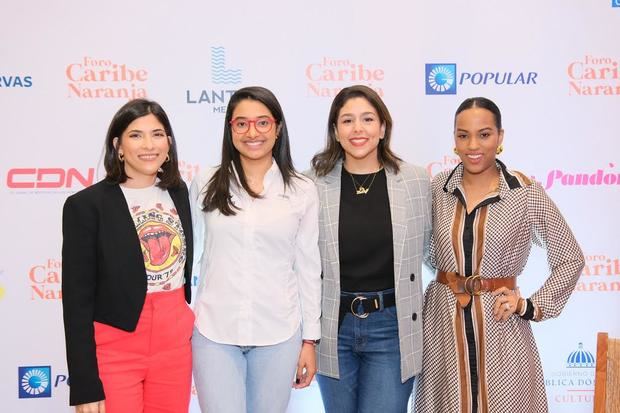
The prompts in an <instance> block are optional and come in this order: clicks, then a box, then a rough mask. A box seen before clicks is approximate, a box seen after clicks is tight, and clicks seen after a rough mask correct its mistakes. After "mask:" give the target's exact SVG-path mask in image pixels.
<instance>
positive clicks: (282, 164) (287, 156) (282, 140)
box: [202, 86, 297, 215]
mask: <svg viewBox="0 0 620 413" xmlns="http://www.w3.org/2000/svg"><path fill="white" fill-rule="evenodd" d="M246 99H250V100H255V101H257V102H260V103H262V104H263V105H265V106H266V107H267V109H269V112H271V116H273V118H274V119H275V120H276V128H277V129H276V130H277V132H276V133H277V134H278V136H277V139H276V143H275V145H274V146H273V150H272V156H273V157H274V158H275V160H276V164H277V165H278V168H279V169H280V173H281V174H282V179H283V181H284V186H285V187H288V186H290V184H291V179H292V178H293V177H296V176H297V172H296V171H295V168H294V167H293V159H292V158H291V147H290V144H289V139H288V129H287V128H286V121H285V120H284V113H283V112H282V107H281V106H280V103H279V102H278V99H276V97H275V95H274V94H273V93H272V92H271V91H270V90H268V89H265V88H264V87H260V86H251V87H245V88H243V89H239V90H237V91H236V92H235V93H234V94H233V95H232V96H231V98H230V102H229V103H228V108H227V109H226V117H225V119H224V138H223V140H222V161H221V162H220V165H219V167H218V168H217V170H216V171H215V173H214V174H213V176H212V177H211V179H210V180H209V183H208V184H207V193H206V195H205V198H204V201H203V204H202V205H203V207H204V209H205V210H206V211H214V210H216V209H219V211H220V212H221V213H222V214H223V215H235V210H236V209H239V208H238V207H237V206H236V205H235V204H234V203H233V202H232V199H231V196H230V183H231V181H233V180H234V181H235V182H236V183H237V184H238V185H240V186H241V187H242V188H243V189H245V190H246V192H247V193H248V194H249V195H250V196H251V197H253V198H260V195H259V194H257V193H256V192H254V191H252V189H251V188H250V186H249V185H248V182H247V179H246V176H245V172H244V170H243V166H242V165H241V158H240V156H239V151H238V150H237V148H235V145H234V144H233V140H232V131H231V127H230V121H231V119H232V115H233V112H234V111H235V108H236V107H237V105H238V104H239V102H241V101H242V100H246ZM233 165H234V168H233ZM235 169H236V170H237V172H238V173H237V174H235ZM237 175H238V177H239V179H238V180H237Z"/></svg>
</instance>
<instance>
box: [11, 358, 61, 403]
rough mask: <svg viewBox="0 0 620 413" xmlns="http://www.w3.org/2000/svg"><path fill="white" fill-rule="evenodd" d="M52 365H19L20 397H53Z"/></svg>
mask: <svg viewBox="0 0 620 413" xmlns="http://www.w3.org/2000/svg"><path fill="white" fill-rule="evenodd" d="M51 377H52V368H51V366H27V367H18V369H17V379H18V395H19V398H20V399H33V398H39V397H52V386H50V378H51Z"/></svg>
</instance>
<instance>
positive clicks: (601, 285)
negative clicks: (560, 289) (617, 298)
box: [575, 254, 620, 293]
mask: <svg viewBox="0 0 620 413" xmlns="http://www.w3.org/2000/svg"><path fill="white" fill-rule="evenodd" d="M585 261H586V262H585V266H584V267H583V272H582V273H581V277H580V278H579V281H578V282H577V285H576V286H575V291H579V292H596V293H601V292H616V293H620V259H619V258H612V257H608V256H607V255H604V254H598V255H586V256H585Z"/></svg>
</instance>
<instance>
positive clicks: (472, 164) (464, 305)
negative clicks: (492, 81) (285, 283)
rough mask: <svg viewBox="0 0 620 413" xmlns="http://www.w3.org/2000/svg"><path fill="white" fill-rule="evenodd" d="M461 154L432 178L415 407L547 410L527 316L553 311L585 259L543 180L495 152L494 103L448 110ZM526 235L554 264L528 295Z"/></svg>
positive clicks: (498, 138) (499, 134)
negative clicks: (429, 273)
mask: <svg viewBox="0 0 620 413" xmlns="http://www.w3.org/2000/svg"><path fill="white" fill-rule="evenodd" d="M454 131H455V132H454V140H455V149H454V150H455V153H457V154H458V155H459V157H460V158H461V161H462V162H461V163H460V164H459V165H458V166H457V167H456V168H455V169H454V170H452V171H445V172H442V173H440V174H438V175H437V176H436V177H435V178H434V179H433V184H432V191H433V236H432V240H431V257H430V258H431V264H432V265H433V267H435V268H436V269H437V270H438V273H437V279H436V280H435V281H433V282H431V283H430V285H429V286H428V288H427V291H426V295H425V302H424V312H423V331H424V353H423V354H424V355H423V363H422V374H421V376H420V379H419V382H418V387H417V390H416V401H415V407H416V412H418V413H419V412H422V413H424V412H442V413H450V412H462V413H473V412H480V413H484V412H532V413H541V412H546V411H547V400H546V396H545V386H544V383H543V372H542V367H541V364H540V358H539V356H538V351H537V348H536V343H535V341H534V336H533V334H532V330H531V326H530V321H543V320H546V319H549V318H553V317H557V316H558V315H559V314H560V312H561V311H562V308H563V307H564V305H565V304H566V301H567V300H568V298H569V297H570V294H571V293H572V291H573V289H574V288H575V284H576V283H577V280H578V278H579V275H580V274H581V270H582V268H583V266H584V259H583V254H582V252H581V249H580V248H579V245H578V244H577V242H576V240H575V237H574V236H573V234H572V232H571V230H570V228H569V227H568V225H567V224H566V222H565V221H564V218H563V217H562V215H561V214H560V212H559V211H558V209H557V207H556V205H555V204H554V203H553V201H551V199H550V198H549V197H548V196H547V194H546V193H545V191H544V190H543V188H542V187H541V186H540V185H539V184H538V183H536V182H533V181H531V180H530V179H528V178H527V177H526V176H525V175H524V174H522V173H520V172H515V171H509V170H508V169H507V168H506V166H505V165H504V164H503V163H502V162H501V161H499V160H497V159H496V154H499V153H501V151H502V140H503V137H504V131H503V129H502V125H501V114H500V111H499V109H498V107H497V106H496V105H495V104H494V103H493V102H492V101H490V100H489V99H486V98H470V99H467V100H465V101H464V102H463V103H462V104H461V105H460V106H459V108H458V109H457V111H456V115H455V128H454ZM532 243H535V244H537V245H540V246H544V247H545V248H546V250H547V259H548V263H549V267H550V270H551V273H550V275H549V276H548V277H547V279H546V280H545V282H544V283H543V284H542V286H541V287H540V288H539V289H538V291H536V292H535V293H534V294H532V295H531V296H530V297H529V298H524V297H521V296H520V294H519V289H518V288H517V283H516V277H517V276H518V275H520V274H521V272H522V271H523V267H524V266H525V264H526V262H527V259H528V256H529V252H530V248H531V245H532Z"/></svg>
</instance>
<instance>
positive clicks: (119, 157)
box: [118, 152, 125, 162]
mask: <svg viewBox="0 0 620 413" xmlns="http://www.w3.org/2000/svg"><path fill="white" fill-rule="evenodd" d="M118 160H119V161H121V162H125V155H123V154H122V153H120V152H119V153H118Z"/></svg>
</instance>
